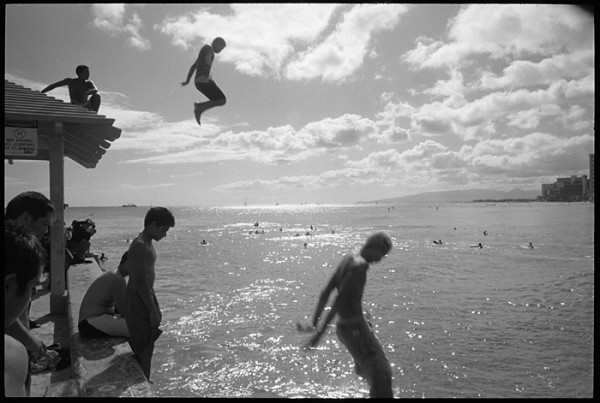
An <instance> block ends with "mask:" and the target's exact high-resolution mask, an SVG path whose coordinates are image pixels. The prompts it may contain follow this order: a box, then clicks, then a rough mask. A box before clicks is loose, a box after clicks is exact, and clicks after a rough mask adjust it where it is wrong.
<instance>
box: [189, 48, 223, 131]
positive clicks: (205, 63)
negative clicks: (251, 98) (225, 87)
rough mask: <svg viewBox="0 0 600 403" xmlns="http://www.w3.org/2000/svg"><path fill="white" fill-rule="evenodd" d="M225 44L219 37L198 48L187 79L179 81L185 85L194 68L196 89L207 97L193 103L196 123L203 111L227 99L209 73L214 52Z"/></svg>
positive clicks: (221, 104)
mask: <svg viewBox="0 0 600 403" xmlns="http://www.w3.org/2000/svg"><path fill="white" fill-rule="evenodd" d="M225 46H227V45H226V43H225V40H224V39H223V38H220V37H217V38H215V39H214V40H213V41H212V44H211V45H208V44H206V45H204V46H203V47H202V49H200V53H198V58H197V59H196V61H195V62H194V63H193V64H192V66H191V67H190V71H189V72H188V75H187V79H186V80H185V81H180V82H179V83H180V84H181V85H183V86H185V85H187V84H188V83H189V82H190V79H191V78H192V74H194V70H195V71H196V76H195V78H194V84H195V85H196V89H197V90H198V91H200V92H201V93H202V94H204V95H205V96H206V97H207V98H208V99H209V100H208V101H206V102H200V103H194V117H195V118H196V122H198V124H200V115H202V113H203V112H204V111H206V110H207V109H210V108H214V107H215V106H223V105H225V102H226V101H227V100H226V98H225V94H223V91H221V89H220V88H219V87H218V86H217V84H216V83H215V82H214V81H213V79H212V78H211V75H210V69H211V67H212V63H213V60H214V58H215V53H220V52H221V51H222V50H223V49H224V48H225Z"/></svg>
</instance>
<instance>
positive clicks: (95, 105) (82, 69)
mask: <svg viewBox="0 0 600 403" xmlns="http://www.w3.org/2000/svg"><path fill="white" fill-rule="evenodd" d="M75 73H77V78H65V79H64V80H61V81H57V82H55V83H54V84H50V85H49V86H47V87H46V88H44V89H43V90H42V94H44V93H46V92H48V91H52V90H53V89H55V88H58V87H63V86H65V85H67V86H69V97H70V98H71V103H72V104H73V105H79V106H82V107H84V108H86V109H87V110H90V111H94V112H98V110H99V109H100V102H101V98H100V94H98V89H97V88H96V86H95V85H94V83H93V82H91V81H90V80H88V79H89V78H90V68H89V67H88V66H84V65H80V66H77V68H76V69H75ZM88 97H89V99H88Z"/></svg>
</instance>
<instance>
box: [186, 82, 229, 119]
mask: <svg viewBox="0 0 600 403" xmlns="http://www.w3.org/2000/svg"><path fill="white" fill-rule="evenodd" d="M196 88H197V89H198V91H200V92H201V93H202V94H204V96H206V97H207V98H208V99H209V100H208V101H206V102H199V103H194V117H195V118H196V122H198V124H200V116H201V115H202V113H204V112H205V111H206V110H208V109H210V108H214V107H216V106H223V105H225V103H226V102H227V98H226V97H225V94H223V91H221V89H220V88H219V87H218V86H217V84H216V83H215V82H214V81H213V80H210V81H209V82H207V83H196Z"/></svg>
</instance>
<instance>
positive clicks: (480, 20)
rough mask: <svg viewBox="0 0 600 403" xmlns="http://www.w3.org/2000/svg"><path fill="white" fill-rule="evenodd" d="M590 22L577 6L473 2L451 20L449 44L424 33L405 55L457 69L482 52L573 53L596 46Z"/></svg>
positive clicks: (506, 55) (498, 55) (507, 55)
mask: <svg viewBox="0 0 600 403" xmlns="http://www.w3.org/2000/svg"><path fill="white" fill-rule="evenodd" d="M590 24H593V20H592V19H591V18H590V17H589V16H588V15H585V13H583V12H582V11H581V10H579V9H578V8H577V7H574V6H571V5H548V4H544V5H534V4H520V5H514V4H511V5H503V4H477V5H469V6H464V7H463V8H462V9H461V11H460V12H459V13H458V15H457V16H456V18H455V19H454V20H453V21H452V22H451V25H450V27H449V32H448V38H449V41H448V42H447V43H444V42H442V41H434V40H432V39H428V38H424V37H421V38H418V40H417V47H416V49H414V50H412V51H410V52H407V53H406V54H405V55H404V56H403V60H404V61H406V62H407V63H409V65H411V66H413V67H417V68H439V67H443V68H446V67H450V68H455V67H457V66H460V65H461V64H463V63H464V62H465V60H467V59H468V58H472V57H475V56H477V55H484V56H488V57H490V58H491V59H493V60H502V59H519V58H523V57H530V56H532V55H538V56H552V55H555V54H560V53H565V54H569V53H572V52H577V51H578V50H580V49H590V48H591V49H593V43H594V42H593V40H594V39H593V36H591V37H590V35H589V27H590Z"/></svg>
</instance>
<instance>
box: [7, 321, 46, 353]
mask: <svg viewBox="0 0 600 403" xmlns="http://www.w3.org/2000/svg"><path fill="white" fill-rule="evenodd" d="M4 333H5V334H8V335H9V336H12V337H13V338H15V339H16V340H18V341H19V342H21V344H23V345H24V346H25V348H27V350H29V351H31V352H32V353H33V359H34V360H38V359H39V358H40V357H41V356H42V355H43V354H44V352H45V351H46V346H45V345H44V343H42V341H41V340H40V339H38V338H37V337H35V336H33V335H32V334H31V333H30V332H29V330H27V328H26V327H25V326H24V325H23V323H21V321H20V320H19V319H17V320H15V321H14V322H13V324H12V325H10V326H9V327H7V328H5V329H4Z"/></svg>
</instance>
